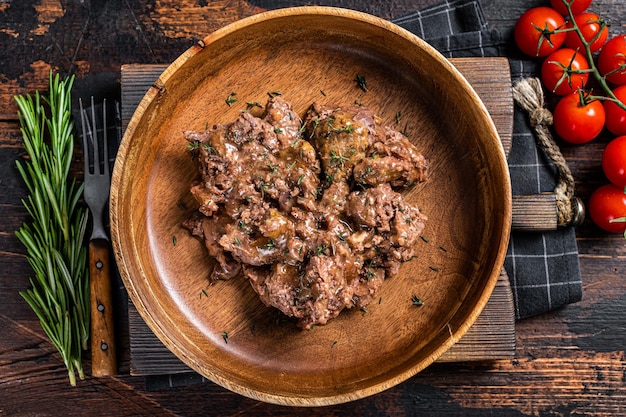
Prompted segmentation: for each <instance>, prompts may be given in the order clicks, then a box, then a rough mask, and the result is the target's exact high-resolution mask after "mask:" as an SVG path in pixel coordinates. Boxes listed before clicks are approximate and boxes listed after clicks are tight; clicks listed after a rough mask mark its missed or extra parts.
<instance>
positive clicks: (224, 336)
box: [222, 332, 228, 343]
mask: <svg viewBox="0 0 626 417" xmlns="http://www.w3.org/2000/svg"><path fill="white" fill-rule="evenodd" d="M222 339H224V342H226V343H228V332H222Z"/></svg>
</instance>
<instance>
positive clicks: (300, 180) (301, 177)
mask: <svg viewBox="0 0 626 417" xmlns="http://www.w3.org/2000/svg"><path fill="white" fill-rule="evenodd" d="M303 179H304V174H302V175H300V178H298V185H300V184H302V180H303Z"/></svg>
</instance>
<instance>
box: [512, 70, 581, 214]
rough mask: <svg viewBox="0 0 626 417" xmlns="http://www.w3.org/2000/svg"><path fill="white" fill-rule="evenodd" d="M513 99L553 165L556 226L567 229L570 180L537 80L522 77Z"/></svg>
mask: <svg viewBox="0 0 626 417" xmlns="http://www.w3.org/2000/svg"><path fill="white" fill-rule="evenodd" d="M513 99H514V100H515V102H516V103H517V104H518V105H519V106H520V107H521V108H522V109H524V110H526V111H527V112H528V114H529V116H530V125H531V127H532V128H533V129H534V130H535V133H536V138H537V142H538V144H539V146H540V147H541V149H543V150H544V152H545V153H546V155H547V156H548V157H549V158H550V160H551V161H552V162H553V163H554V165H555V167H556V169H557V172H558V181H557V184H556V187H555V188H554V194H555V197H556V205H557V217H558V225H559V226H567V225H569V224H571V223H572V221H573V220H574V217H575V213H574V209H573V204H574V177H573V176H572V173H571V171H570V169H569V167H568V166H567V162H566V161H565V158H564V157H563V155H562V154H561V150H560V149H559V146H558V145H557V144H556V142H555V141H554V139H553V138H552V134H551V133H550V129H549V126H551V125H552V113H550V111H549V110H548V109H546V108H545V107H544V100H543V90H542V88H541V82H540V81H539V79H537V78H523V79H521V80H519V81H517V82H516V83H515V85H514V86H513Z"/></svg>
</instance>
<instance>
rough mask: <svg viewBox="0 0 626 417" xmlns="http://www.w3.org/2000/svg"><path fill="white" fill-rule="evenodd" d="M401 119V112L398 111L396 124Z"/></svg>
mask: <svg viewBox="0 0 626 417" xmlns="http://www.w3.org/2000/svg"><path fill="white" fill-rule="evenodd" d="M401 118H402V112H401V111H399V112H397V113H396V123H400V119H401Z"/></svg>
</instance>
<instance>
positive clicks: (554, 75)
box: [541, 48, 589, 96]
mask: <svg viewBox="0 0 626 417" xmlns="http://www.w3.org/2000/svg"><path fill="white" fill-rule="evenodd" d="M588 69H589V63H587V59H586V58H585V57H584V55H583V54H582V53H580V52H579V51H575V50H573V49H569V48H561V49H557V50H556V51H554V52H552V53H551V54H550V55H548V57H547V58H546V60H545V61H544V62H543V65H542V66H541V81H542V82H543V85H544V86H545V87H546V89H548V90H549V91H552V92H553V93H555V94H557V95H559V96H565V95H568V94H571V93H573V92H574V91H576V90H579V89H581V88H583V87H584V86H585V84H587V80H588V79H589V73H588V72H581V73H579V72H577V71H585V70H588Z"/></svg>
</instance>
